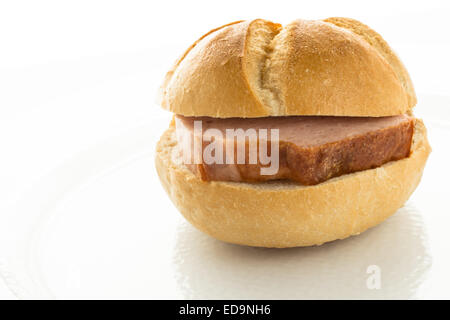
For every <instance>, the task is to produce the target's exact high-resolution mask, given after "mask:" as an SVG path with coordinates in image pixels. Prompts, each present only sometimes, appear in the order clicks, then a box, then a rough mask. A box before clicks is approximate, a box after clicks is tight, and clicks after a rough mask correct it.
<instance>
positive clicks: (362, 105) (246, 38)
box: [159, 18, 416, 118]
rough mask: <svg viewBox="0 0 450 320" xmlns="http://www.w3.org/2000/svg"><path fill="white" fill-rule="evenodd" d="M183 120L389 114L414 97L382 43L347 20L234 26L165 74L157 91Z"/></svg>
mask: <svg viewBox="0 0 450 320" xmlns="http://www.w3.org/2000/svg"><path fill="white" fill-rule="evenodd" d="M159 100H160V101H159V102H160V104H161V105H162V106H163V107H164V108H165V109H167V110H169V111H172V112H174V113H176V114H182V115H185V116H210V117H218V118H228V117H266V116H285V115H332V116H373V117H379V116H389V115H397V114H402V113H407V112H408V111H409V110H410V109H411V108H412V107H413V106H414V105H415V104H416V96H415V93H414V88H413V85H412V83H411V79H410V77H409V75H408V72H407V71H406V69H405V67H404V66H403V64H402V63H401V61H400V60H399V58H398V57H397V55H396V54H395V53H394V52H393V51H392V50H391V48H390V47H389V45H388V44H387V43H386V41H384V40H383V38H381V36H380V35H379V34H378V33H376V32H375V31H373V30H372V29H370V28H369V27H368V26H366V25H364V24H362V23H360V22H358V21H356V20H353V19H348V18H329V19H325V20H296V21H294V22H292V23H290V24H288V25H286V26H284V27H283V26H281V25H280V24H277V23H272V22H269V21H266V20H261V19H258V20H253V21H237V22H233V23H230V24H227V25H224V26H222V27H220V28H217V29H214V30H211V31H210V32H208V33H207V34H205V35H204V36H202V37H201V38H200V39H199V40H197V41H196V42H195V43H194V44H193V45H191V47H190V48H188V50H187V51H186V52H185V53H184V54H183V55H182V56H181V57H180V59H179V60H178V61H177V62H176V63H175V65H174V66H173V68H172V69H171V70H170V71H169V72H168V73H167V75H166V78H165V80H164V82H163V84H162V86H161V90H160V94H159Z"/></svg>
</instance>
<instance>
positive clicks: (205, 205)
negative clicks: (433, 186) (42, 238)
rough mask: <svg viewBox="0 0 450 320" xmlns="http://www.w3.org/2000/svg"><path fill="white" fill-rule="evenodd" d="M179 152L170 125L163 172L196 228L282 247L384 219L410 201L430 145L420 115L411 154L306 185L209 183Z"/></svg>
mask: <svg viewBox="0 0 450 320" xmlns="http://www.w3.org/2000/svg"><path fill="white" fill-rule="evenodd" d="M177 149H178V148H177V140H176V135H175V128H174V126H173V125H171V126H170V128H169V129H168V130H167V131H166V132H165V133H164V134H163V136H162V137H161V139H160V141H159V143H158V145H157V150H156V169H157V171H158V175H159V178H160V180H161V183H162V185H163V187H164V189H165V190H166V192H167V194H168V195H169V197H170V199H171V200H172V201H173V203H174V204H175V206H176V207H177V208H178V210H180V212H181V213H182V214H183V216H184V217H185V218H186V219H187V220H188V221H189V222H190V223H191V224H192V225H194V226H195V227H196V228H198V229H199V230H201V231H203V232H205V233H206V234H208V235H210V236H212V237H214V238H216V239H219V240H222V241H226V242H230V243H236V244H241V245H248V246H258V247H279V248H285V247H298V246H311V245H320V244H323V243H324V242H328V241H333V240H336V239H343V238H346V237H349V236H352V235H356V234H359V233H361V232H363V231H365V230H367V229H368V228H370V227H373V226H375V225H377V224H379V223H380V222H382V221H383V220H385V219H386V218H388V217H389V216H390V215H392V214H393V213H395V212H396V211H397V210H398V209H399V208H400V207H401V206H403V204H404V203H405V202H406V200H408V198H409V197H410V195H411V194H412V192H413V191H414V190H415V188H416V187H417V185H418V184H419V181H420V178H421V176H422V172H423V169H424V166H425V163H426V160H427V158H428V155H429V153H430V150H431V149H430V146H429V144H428V141H427V136H426V129H425V127H424V125H423V123H422V121H421V120H417V121H416V124H415V130H414V137H413V143H412V146H411V154H410V156H409V157H408V158H405V159H402V160H398V161H392V162H389V163H386V164H385V165H383V166H381V167H378V168H375V169H370V170H364V171H360V172H356V173H352V174H347V175H343V176H340V177H337V178H333V179H331V180H328V181H326V182H323V183H320V184H318V185H314V186H302V185H299V184H298V183H294V182H290V181H276V182H264V183H237V182H221V181H202V180H201V179H200V178H198V177H197V176H195V175H194V174H193V173H192V172H191V171H189V170H188V169H187V168H186V167H185V166H184V165H183V164H182V163H181V161H180V157H179V152H178V151H177Z"/></svg>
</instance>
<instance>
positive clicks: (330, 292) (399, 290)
mask: <svg viewBox="0 0 450 320" xmlns="http://www.w3.org/2000/svg"><path fill="white" fill-rule="evenodd" d="M426 242H427V241H426V235H425V232H424V229H423V223H422V219H421V217H420V214H419V213H418V212H417V211H416V210H415V209H414V206H412V205H407V206H405V207H404V208H402V209H400V210H399V211H398V212H397V213H396V214H395V215H394V216H393V217H391V218H390V219H388V220H387V221H386V222H385V223H383V224H381V225H380V226H378V227H376V228H373V229H370V230H368V231H367V232H365V233H363V234H361V235H359V236H357V237H351V238H348V239H345V240H341V241H334V242H331V243H327V244H325V245H322V246H320V247H307V248H292V249H283V250H278V249H263V248H250V247H241V246H235V245H230V244H225V243H222V242H220V241H215V240H211V238H209V237H208V236H206V235H203V234H200V233H199V232H198V231H196V230H194V229H193V228H192V227H191V226H190V225H187V224H183V225H182V226H181V227H180V230H179V232H178V240H177V244H176V246H175V253H174V260H175V264H176V266H177V280H178V284H179V286H180V288H181V290H182V292H183V294H184V296H185V297H187V298H192V299H274V298H276V299H377V298H386V299H389V298H396V299H399V298H400V299H407V298H411V297H414V294H415V292H416V289H417V288H418V287H419V285H420V283H421V282H422V280H423V279H424V275H425V273H426V272H427V270H428V269H429V268H430V266H431V257H430V255H429V252H428V250H427V245H426ZM373 265H374V266H377V267H379V270H380V271H381V273H380V279H381V286H380V289H369V288H368V286H367V284H366V283H367V280H368V279H369V277H371V276H372V273H371V272H370V269H369V273H367V271H368V267H369V266H373Z"/></svg>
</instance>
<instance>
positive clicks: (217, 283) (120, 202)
mask: <svg viewBox="0 0 450 320" xmlns="http://www.w3.org/2000/svg"><path fill="white" fill-rule="evenodd" d="M449 106H450V99H449V98H446V97H439V96H427V97H422V103H421V104H420V105H419V106H418V108H417V112H416V113H417V114H418V115H419V116H421V117H423V118H424V119H425V123H426V125H427V127H428V128H429V138H430V142H431V144H432V147H433V153H432V155H431V157H430V159H429V162H428V165H427V168H426V170H425V175H424V178H423V180H422V183H421V185H420V186H419V188H418V189H417V190H416V192H415V193H414V194H413V196H412V197H411V199H410V200H409V201H408V202H407V204H406V205H405V207H404V208H402V209H400V210H399V211H398V212H397V213H396V214H395V215H394V216H393V217H391V218H390V219H388V220H387V221H386V222H384V223H383V224H381V225H380V226H378V227H376V228H373V229H371V230H369V231H367V232H365V233H363V234H361V235H359V236H357V237H352V238H350V239H347V240H343V241H335V242H332V243H329V244H326V245H323V246H320V247H310V248H295V249H282V250H280V249H261V248H249V247H241V246H235V245H230V244H225V243H222V242H219V241H217V240H214V239H211V238H209V237H208V236H206V235H204V234H202V233H200V232H199V231H197V230H195V229H194V228H193V227H191V226H190V225H188V224H187V223H186V222H185V221H184V220H183V218H182V217H181V216H180V214H179V213H178V212H177V210H176V209H175V208H174V206H173V205H172V203H171V202H170V201H169V199H168V197H167V196H166V194H165V193H164V191H163V189H162V187H160V185H159V180H158V178H157V174H156V171H155V169H154V164H153V156H154V144H155V143H156V140H157V139H158V137H159V135H160V134H161V133H162V131H161V130H162V128H163V127H165V126H166V123H167V122H164V121H163V123H161V121H160V120H161V119H155V126H146V127H141V128H136V129H135V130H133V131H130V132H128V133H127V134H125V135H123V136H120V137H115V138H111V139H110V140H108V141H105V142H104V143H103V144H100V145H98V146H95V147H93V148H92V149H90V150H87V151H84V152H82V153H80V154H79V155H78V156H77V157H74V158H73V159H71V160H70V161H68V162H66V163H64V164H63V165H61V166H60V167H59V168H57V169H55V170H54V171H53V172H52V173H51V174H49V175H48V176H46V177H45V178H44V179H42V180H41V181H40V182H39V183H38V184H37V185H35V186H33V188H31V189H30V191H29V192H28V193H27V194H25V195H24V196H23V197H22V198H21V200H20V201H19V203H18V205H17V207H16V208H15V211H14V212H13V214H11V215H10V216H9V220H8V222H7V223H6V224H5V225H3V226H1V229H0V230H1V231H2V232H1V233H0V237H1V241H2V243H3V244H4V245H5V244H6V245H5V249H4V252H3V255H2V257H1V258H2V260H1V263H0V270H1V274H2V276H3V278H4V279H5V281H6V283H7V285H8V287H9V288H10V289H11V290H12V291H13V292H14V293H15V294H16V295H17V296H18V297H20V298H88V299H89V298H125V299H127V298H137V299H164V298H175V299H178V298H200V299H210V298H211V299H220V298H224V299H238V298H246V299H279V298H287V299H289V298H292V299H297V298H307V299H313V298H342V299H345V298H360V299H365V298H449V297H450V295H449V294H448V293H447V286H448V284H450V273H449V272H448V270H450V257H449V252H450V233H449V231H448V230H449V227H448V225H449V224H450V210H449V204H448V198H449V196H450V192H449V191H450V190H449V189H450V188H449V187H448V185H449V183H448V181H450V174H449V170H448V165H449V163H448V161H449V155H450V153H449V151H447V149H448V148H449V142H450V110H449ZM157 122H158V123H157ZM373 265H375V266H377V267H378V268H379V270H380V271H381V277H380V279H381V288H380V289H369V288H368V287H367V280H368V278H369V277H370V276H371V275H370V274H368V273H367V269H368V267H369V266H373Z"/></svg>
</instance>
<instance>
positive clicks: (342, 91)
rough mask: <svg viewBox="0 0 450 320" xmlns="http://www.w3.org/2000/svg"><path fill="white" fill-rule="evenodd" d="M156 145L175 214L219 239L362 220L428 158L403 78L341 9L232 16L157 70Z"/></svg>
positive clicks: (263, 243) (332, 227) (343, 226)
mask: <svg viewBox="0 0 450 320" xmlns="http://www.w3.org/2000/svg"><path fill="white" fill-rule="evenodd" d="M159 102H160V104H161V106H162V107H163V108H164V109H166V110H169V111H170V112H173V113H174V119H173V121H172V123H171V124H170V125H169V128H168V129H167V131H166V132H164V133H163V135H162V137H161V139H160V141H159V143H158V145H157V152H156V168H157V171H158V175H159V177H160V180H161V183H162V185H163V187H164V189H165V190H166V192H167V194H168V195H169V197H170V199H171V200H172V201H173V203H174V204H175V206H176V207H177V208H178V209H179V211H180V212H181V213H182V214H183V216H184V217H185V218H186V219H187V220H188V221H189V222H190V223H191V224H192V225H194V226H195V227H196V228H198V229H199V230H201V231H203V232H205V233H206V234H208V235H210V236H212V237H214V238H217V239H219V240H222V241H226V242H230V243H235V244H241V245H248V246H258V247H278V248H284V247H297V246H311V245H320V244H323V243H325V242H328V241H333V240H337V239H344V238H346V237H349V236H352V235H357V234H359V233H361V232H363V231H365V230H367V229H368V228H371V227H373V226H375V225H377V224H379V223H380V222H382V221H383V220H385V219H386V218H388V217H389V216H390V215H392V214H394V213H395V212H396V211H397V210H398V209H399V208H400V207H402V206H403V204H404V203H405V202H406V201H407V200H408V198H409V197H410V195H411V194H412V193H413V191H414V190H415V188H416V187H417V185H418V183H419V181H420V179H421V176H422V172H423V169H424V166H425V163H426V160H427V157H428V155H429V153H430V146H429V144H428V141H427V136H426V129H425V126H424V124H423V122H422V121H421V120H420V119H417V118H415V117H414V115H413V113H412V108H413V107H414V105H415V104H416V95H415V92H414V88H413V85H412V82H411V79H410V77H409V75H408V72H407V71H406V69H405V67H404V66H403V64H402V62H401V61H400V60H399V58H398V57H397V55H396V54H395V53H394V52H393V51H392V50H391V48H390V47H389V45H388V44H387V43H386V42H385V41H384V40H383V38H381V36H380V35H379V34H377V33H376V32H375V31H373V30H372V29H370V28H369V27H368V26H366V25H364V24H362V23H360V22H358V21H356V20H353V19H348V18H329V19H325V20H296V21H294V22H292V23H290V24H288V25H285V26H281V25H280V24H278V23H273V22H270V21H266V20H261V19H258V20H253V21H237V22H233V23H229V24H227V25H224V26H222V27H219V28H217V29H214V30H211V31H210V32H208V33H207V34H205V35H204V36H202V37H201V38H200V39H198V40H197V41H196V42H194V43H193V44H192V45H191V46H190V47H189V48H188V49H187V50H186V52H184V53H183V54H182V56H181V57H180V58H179V60H178V61H177V62H176V63H175V65H174V66H173V68H172V69H171V70H170V71H169V72H168V73H167V75H166V77H165V79H164V81H163V84H162V86H161V90H160V94H159Z"/></svg>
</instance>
